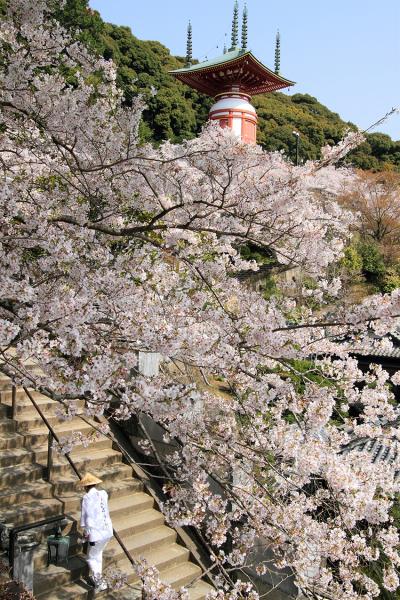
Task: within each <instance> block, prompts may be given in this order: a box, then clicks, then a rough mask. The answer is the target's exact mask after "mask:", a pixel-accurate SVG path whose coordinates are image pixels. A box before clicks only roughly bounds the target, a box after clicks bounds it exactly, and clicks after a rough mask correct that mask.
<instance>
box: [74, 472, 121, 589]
mask: <svg viewBox="0 0 400 600" xmlns="http://www.w3.org/2000/svg"><path fill="white" fill-rule="evenodd" d="M99 483H102V480H101V479H99V478H98V477H95V475H92V474H91V473H86V475H85V476H84V477H83V478H82V479H81V480H80V482H79V484H78V485H80V486H82V487H84V488H85V491H86V493H85V495H84V496H83V499H82V512H81V527H83V531H84V536H85V537H86V538H87V540H88V550H87V556H86V560H87V563H88V565H89V575H90V577H91V579H93V582H94V585H95V588H96V591H102V590H105V589H106V588H107V585H106V583H105V582H104V581H102V574H103V550H104V548H105V547H106V545H107V544H108V542H109V541H110V539H111V538H112V536H113V526H112V522H111V518H110V513H109V510H108V495H107V492H106V491H105V490H98V489H97V488H96V486H97V484H99Z"/></svg>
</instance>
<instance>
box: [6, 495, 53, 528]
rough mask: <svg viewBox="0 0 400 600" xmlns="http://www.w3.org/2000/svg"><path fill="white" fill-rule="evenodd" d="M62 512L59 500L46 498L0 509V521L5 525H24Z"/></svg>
mask: <svg viewBox="0 0 400 600" xmlns="http://www.w3.org/2000/svg"><path fill="white" fill-rule="evenodd" d="M60 514H63V505H62V503H61V502H60V501H59V500H55V499H54V498H46V499H45V500H34V501H32V502H27V503H26V504H23V505H19V506H13V507H12V508H8V509H3V510H1V511H0V521H1V522H2V523H6V525H7V526H14V527H15V526H16V525H26V524H28V523H34V522H35V521H41V520H42V519H46V518H47V517H53V516H56V515H60Z"/></svg>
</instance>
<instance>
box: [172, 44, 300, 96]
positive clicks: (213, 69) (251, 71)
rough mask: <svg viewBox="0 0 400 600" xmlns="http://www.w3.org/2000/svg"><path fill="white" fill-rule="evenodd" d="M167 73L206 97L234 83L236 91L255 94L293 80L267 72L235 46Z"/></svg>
mask: <svg viewBox="0 0 400 600" xmlns="http://www.w3.org/2000/svg"><path fill="white" fill-rule="evenodd" d="M170 73H171V75H174V77H176V78H177V79H179V80H180V81H182V82H183V83H186V85H189V86H190V87H192V88H194V89H196V90H198V91H199V92H202V93H203V94H207V95H208V96H217V95H218V94H222V93H224V92H225V91H230V90H231V89H232V86H233V85H238V86H239V91H240V92H242V93H244V94H248V95H249V96H255V95H256V94H263V93H266V92H275V91H276V90H280V89H282V88H285V87H289V86H291V85H294V83H295V82H294V81H290V80H289V79H285V78H284V77H282V76H281V75H278V74H277V73H274V71H271V69H269V68H268V67H266V66H265V65H263V64H262V63H261V62H260V61H259V60H257V59H256V57H255V56H254V55H253V54H252V53H251V51H250V50H239V49H235V50H231V51H229V52H226V53H225V54H223V55H222V56H218V57H217V58H214V59H212V60H206V61H204V62H201V63H198V64H196V65H191V66H189V67H184V68H183V69H176V70H174V71H170Z"/></svg>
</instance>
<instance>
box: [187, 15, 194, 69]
mask: <svg viewBox="0 0 400 600" xmlns="http://www.w3.org/2000/svg"><path fill="white" fill-rule="evenodd" d="M192 60H193V45H192V24H191V22H190V21H189V24H188V28H187V42H186V65H191V64H192Z"/></svg>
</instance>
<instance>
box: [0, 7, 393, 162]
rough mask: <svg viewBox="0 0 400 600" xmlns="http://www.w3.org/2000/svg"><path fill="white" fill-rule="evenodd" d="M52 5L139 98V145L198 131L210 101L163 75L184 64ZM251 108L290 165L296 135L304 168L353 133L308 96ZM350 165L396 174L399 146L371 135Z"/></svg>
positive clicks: (259, 101) (82, 11)
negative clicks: (324, 149)
mask: <svg viewBox="0 0 400 600" xmlns="http://www.w3.org/2000/svg"><path fill="white" fill-rule="evenodd" d="M1 1H2V0H0V8H1ZM55 6H56V7H57V8H56V9H55V10H57V12H58V16H59V18H60V20H61V21H62V23H63V24H64V26H66V27H67V28H68V29H70V30H76V29H77V28H79V29H80V32H79V37H80V38H81V39H82V40H83V41H84V42H85V43H86V44H87V45H89V46H90V47H91V48H93V50H94V51H96V52H99V53H101V54H102V55H103V56H104V57H106V58H112V59H113V60H114V61H115V62H116V64H117V65H118V84H119V86H120V87H121V88H122V89H123V91H124V94H125V98H126V102H127V103H128V104H129V103H130V102H131V100H132V97H134V96H135V95H137V94H142V95H143V96H144V98H145V100H146V102H147V110H146V111H145V113H144V121H143V124H142V132H141V133H142V138H143V140H144V141H153V142H159V141H161V140H164V139H170V140H172V141H173V142H177V141H181V140H182V139H190V138H193V137H195V136H196V135H197V134H198V133H199V132H200V130H201V128H202V126H203V125H204V123H205V122H206V121H207V115H208V111H209V108H210V107H211V105H212V103H213V99H212V98H209V97H207V96H204V95H202V94H200V93H198V92H196V91H195V90H192V89H191V88H189V87H187V86H185V85H182V84H181V83H180V82H178V81H176V80H175V79H174V78H173V77H172V76H171V75H169V74H168V71H169V70H172V69H177V68H180V67H183V66H185V60H186V59H185V57H174V56H171V54H170V53H169V51H168V49H167V48H166V47H165V46H163V45H162V44H160V43H159V42H157V41H142V40H139V39H138V38H137V37H135V36H134V35H133V34H132V32H131V30H130V29H129V27H121V26H117V25H112V24H109V23H104V22H103V20H102V19H101V17H100V15H99V13H98V12H97V11H94V10H91V9H89V8H88V5H87V0H67V2H66V5H65V7H64V8H63V9H62V10H61V9H60V8H59V3H55ZM237 29H238V7H237V4H235V9H234V20H233V34H234V35H233V36H232V37H233V38H234V39H233V42H235V44H236V45H237V44H238V37H237V36H238V32H237ZM193 62H196V61H193ZM275 66H276V64H275ZM154 89H156V90H157V94H156V95H154V93H153V90H154ZM252 102H253V104H254V105H255V107H256V108H257V111H258V116H259V126H258V142H259V143H260V144H261V145H262V146H263V147H264V148H266V149H268V150H283V151H284V152H285V153H286V154H287V155H288V156H289V157H290V158H292V159H294V157H295V153H296V148H295V147H296V140H295V138H294V136H293V133H292V132H293V130H294V129H295V130H296V131H299V133H300V134H301V142H302V143H301V150H300V160H301V161H304V160H307V159H313V158H317V157H318V156H319V154H320V149H321V147H322V146H324V145H325V144H331V143H335V142H337V141H338V140H339V139H340V138H341V137H342V135H343V132H344V131H345V130H346V129H348V128H350V129H353V128H355V126H354V125H353V124H351V123H346V122H344V121H342V119H341V118H340V117H339V115H338V114H336V113H334V112H332V111H330V110H329V109H328V108H327V107H325V106H323V105H322V104H320V103H319V102H318V100H317V99H316V98H313V97H312V96H310V95H308V94H293V95H292V96H288V95H286V94H283V93H279V92H276V93H273V94H265V95H260V96H255V97H254V98H253V100H252ZM351 161H352V162H353V163H354V164H355V165H356V166H358V167H360V168H363V169H374V170H381V169H392V170H399V171H400V141H393V140H392V139H391V138H390V137H389V136H388V135H385V134H382V133H373V134H369V135H367V141H366V142H365V143H364V144H362V145H361V146H360V147H359V148H358V149H357V150H356V151H355V152H353V153H352V155H351Z"/></svg>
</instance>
